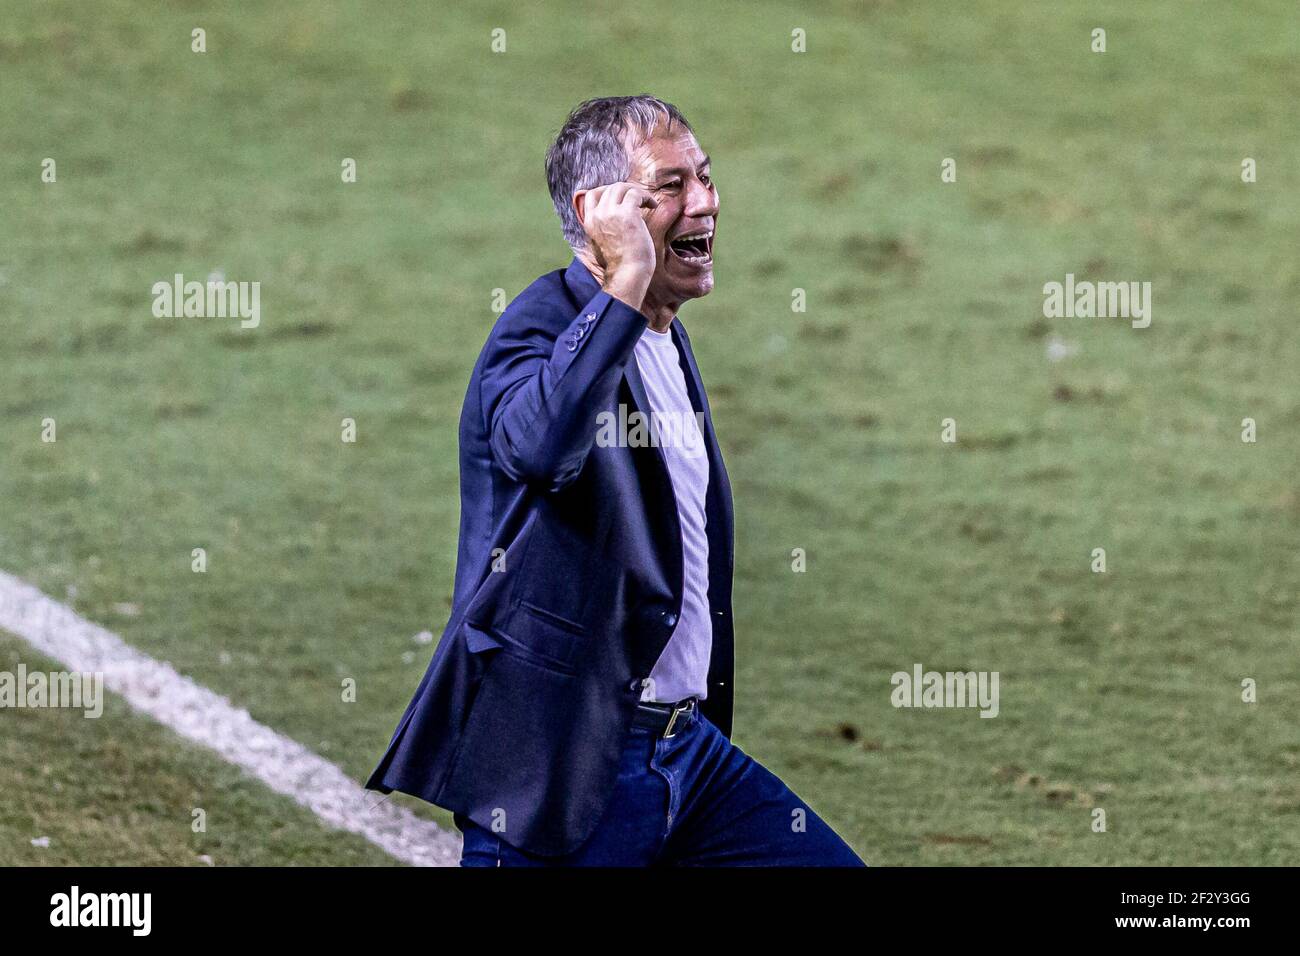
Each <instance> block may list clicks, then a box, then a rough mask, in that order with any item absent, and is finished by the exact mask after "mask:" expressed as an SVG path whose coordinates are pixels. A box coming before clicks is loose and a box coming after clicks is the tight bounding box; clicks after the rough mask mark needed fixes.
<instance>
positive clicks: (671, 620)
mask: <svg viewBox="0 0 1300 956" xmlns="http://www.w3.org/2000/svg"><path fill="white" fill-rule="evenodd" d="M676 626H677V615H676V614H674V613H673V612H672V611H669V612H668V613H667V614H665V615H664V627H676Z"/></svg>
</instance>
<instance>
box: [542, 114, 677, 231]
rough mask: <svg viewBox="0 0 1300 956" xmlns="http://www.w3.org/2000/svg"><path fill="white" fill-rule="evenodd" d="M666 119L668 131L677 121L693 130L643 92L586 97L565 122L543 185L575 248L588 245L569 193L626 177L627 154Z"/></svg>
mask: <svg viewBox="0 0 1300 956" xmlns="http://www.w3.org/2000/svg"><path fill="white" fill-rule="evenodd" d="M664 120H666V121H667V126H666V128H667V129H669V130H671V129H672V128H673V124H674V123H680V124H681V125H682V126H683V127H685V128H686V129H687V130H688V131H690V132H694V130H693V129H691V124H690V123H688V122H686V117H684V116H682V114H681V111H679V110H678V109H677V107H675V106H673V104H671V103H665V102H664V101H663V100H661V99H659V98H658V97H656V96H649V95H647V94H642V95H641V96H604V97H601V98H600V99H594V100H587V101H586V102H585V103H582V104H580V105H579V106H578V108H577V109H575V110H574V111H573V112H572V113H570V114H569V118H568V119H567V120H565V121H564V126H562V127H561V128H560V132H559V135H558V136H556V137H555V142H554V143H552V144H551V148H550V149H548V150H547V151H546V184H547V186H549V187H550V190H551V202H553V203H554V204H555V211H556V212H557V213H558V214H559V216H560V223H561V225H562V227H563V229H564V238H565V241H567V242H568V243H569V245H570V246H572V247H573V248H574V249H575V250H576V249H580V248H583V247H584V246H586V245H587V234H586V233H585V232H583V229H582V223H581V222H579V221H578V213H577V211H576V210H575V209H574V208H573V194H574V193H575V192H577V191H578V190H579V189H594V188H595V187H597V186H605V185H608V184H609V183H614V182H618V181H619V180H623V179H627V177H628V176H630V175H631V174H632V164H631V160H630V159H629V156H628V153H629V152H630V150H631V149H633V148H634V147H635V146H636V145H637V144H638V143H640V142H644V141H645V140H646V139H648V138H649V137H650V136H651V135H652V134H653V133H654V131H655V127H656V126H658V125H659V123H660V122H661V121H664Z"/></svg>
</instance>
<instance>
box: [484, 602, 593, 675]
mask: <svg viewBox="0 0 1300 956" xmlns="http://www.w3.org/2000/svg"><path fill="white" fill-rule="evenodd" d="M501 636H502V637H503V638H505V639H506V640H507V641H508V642H509V643H510V644H512V645H514V646H516V647H522V648H524V649H525V650H527V651H529V652H531V653H532V654H534V655H537V656H539V657H540V658H542V659H543V660H545V661H550V662H551V663H553V664H557V665H559V666H560V667H561V668H562V669H564V670H566V671H569V672H573V671H574V670H575V669H578V668H579V666H580V664H581V661H582V658H583V655H584V652H585V651H586V650H587V649H588V647H589V643H590V641H591V638H590V637H588V636H587V632H586V629H585V628H583V627H582V625H580V624H577V623H575V622H573V621H569V620H566V619H565V618H563V617H560V616H559V615H557V614H553V613H552V612H550V611H547V610H546V609H545V608H540V607H536V606H535V605H532V604H528V603H527V602H522V603H520V605H519V608H518V609H517V610H516V612H515V614H514V615H513V616H512V617H511V619H510V625H509V633H504V632H503V633H502V634H501ZM509 649H510V648H507V650H509Z"/></svg>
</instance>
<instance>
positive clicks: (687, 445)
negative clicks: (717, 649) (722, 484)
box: [633, 328, 713, 702]
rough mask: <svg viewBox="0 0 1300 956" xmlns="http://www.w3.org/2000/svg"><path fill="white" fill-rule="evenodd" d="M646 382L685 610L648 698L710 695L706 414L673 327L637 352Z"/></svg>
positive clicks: (645, 339) (651, 335)
mask: <svg viewBox="0 0 1300 956" xmlns="http://www.w3.org/2000/svg"><path fill="white" fill-rule="evenodd" d="M633 354H634V355H635V356H636V364H637V369H638V370H639V371H640V372H641V380H642V381H643V382H644V383H645V390H646V396H647V397H648V398H649V399H650V408H649V409H648V410H647V409H643V410H642V411H643V412H647V413H648V414H649V415H650V416H651V417H652V419H653V422H654V429H653V432H650V430H649V429H647V431H648V432H650V433H651V434H654V435H655V436H657V440H658V443H659V448H660V450H661V451H662V452H663V455H664V459H665V461H667V463H668V474H669V476H670V478H671V479H672V483H673V494H674V496H675V497H676V498H677V518H678V521H679V523H680V524H681V528H682V568H683V572H684V573H683V584H684V587H683V592H682V611H681V614H680V615H679V617H678V619H677V626H676V628H675V629H674V631H673V634H672V637H671V638H670V639H669V641H668V644H667V646H666V647H665V648H664V651H663V653H662V654H661V655H660V656H659V660H658V661H657V662H656V663H655V666H654V669H653V670H652V671H651V672H650V680H651V683H649V684H647V685H646V688H645V690H644V691H642V694H641V699H642V700H656V701H664V702H674V701H678V700H681V699H682V698H683V697H691V696H695V697H699V698H701V699H703V698H704V697H706V696H707V695H708V692H709V688H708V677H709V655H710V654H711V653H712V651H713V622H712V620H711V619H710V617H709V538H708V534H707V533H706V523H707V513H706V510H705V495H706V493H707V492H708V488H709V457H708V449H707V448H706V447H705V445H704V433H703V419H702V418H697V417H696V413H695V409H694V408H693V407H692V406H691V398H690V394H689V393H688V392H687V391H686V376H685V375H684V374H683V373H682V366H681V363H680V361H679V359H678V353H677V346H676V345H675V344H674V343H673V337H672V333H671V332H656V331H655V330H654V329H651V328H647V329H646V330H645V332H643V333H642V335H641V339H640V341H638V342H637V344H636V349H635V351H634V353H633Z"/></svg>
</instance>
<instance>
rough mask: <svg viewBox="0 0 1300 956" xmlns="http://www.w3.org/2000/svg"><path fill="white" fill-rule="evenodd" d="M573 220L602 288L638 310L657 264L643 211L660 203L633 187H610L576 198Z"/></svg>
mask: <svg viewBox="0 0 1300 956" xmlns="http://www.w3.org/2000/svg"><path fill="white" fill-rule="evenodd" d="M575 198H576V199H577V200H578V218H579V219H581V220H582V228H583V231H584V232H586V233H587V239H588V241H589V242H590V244H591V251H592V254H593V255H594V256H595V258H596V261H597V262H598V263H599V264H600V267H601V269H603V270H604V273H605V277H604V282H603V283H602V287H603V288H604V290H605V291H606V292H608V293H609V294H610V295H612V296H614V297H615V298H618V299H622V300H623V301H624V302H626V303H627V304H628V305H630V306H632V308H634V309H640V308H641V303H642V301H643V300H644V299H645V292H646V289H647V288H649V286H650V279H651V277H653V276H654V272H655V266H656V264H657V262H658V258H659V257H658V252H657V251H656V249H655V243H654V239H653V237H651V235H650V230H649V228H647V226H646V222H645V214H644V213H643V212H642V210H643V209H654V208H655V206H657V205H659V201H658V200H656V199H655V198H654V197H653V196H651V195H650V193H649V191H648V190H646V189H645V188H644V187H642V186H638V185H636V184H635V183H625V182H618V183H610V184H609V185H607V186H597V187H596V188H595V189H589V190H586V191H585V192H579V193H577V194H576V195H575Z"/></svg>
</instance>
